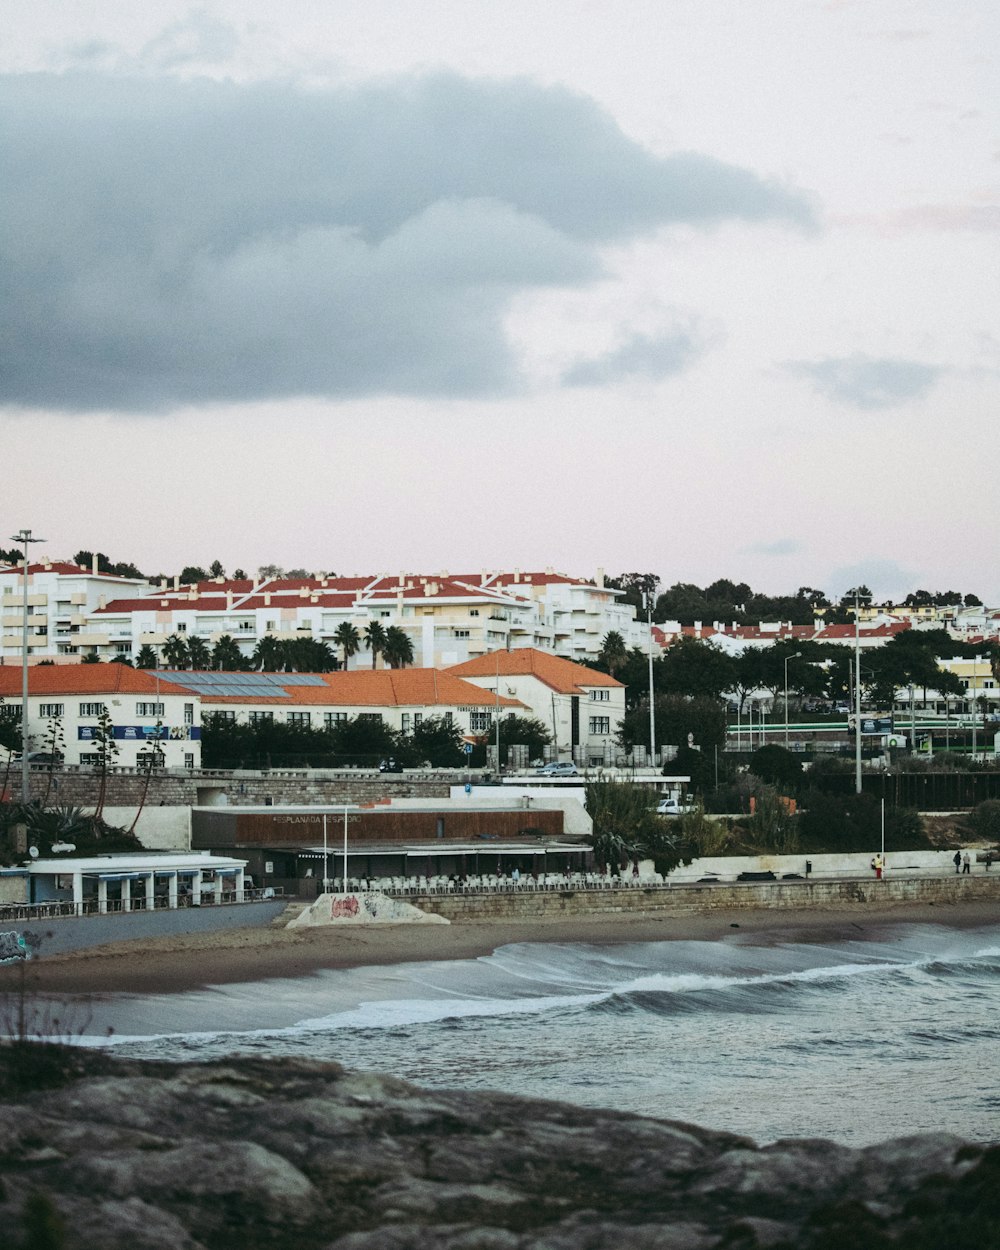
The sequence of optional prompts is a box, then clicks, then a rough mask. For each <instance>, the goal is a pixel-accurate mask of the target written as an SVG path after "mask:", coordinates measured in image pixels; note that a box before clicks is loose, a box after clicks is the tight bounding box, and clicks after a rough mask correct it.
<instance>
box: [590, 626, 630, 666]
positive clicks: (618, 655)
mask: <svg viewBox="0 0 1000 1250" xmlns="http://www.w3.org/2000/svg"><path fill="white" fill-rule="evenodd" d="M597 660H598V663H599V664H601V665H603V667H604V668H605V669H606V670H607V672H608V673H610V674H611V676H612V677H614V676H615V675H616V674H617V672H618V670H619V669H621V668H622V666H623V665H624V664H625V662H626V661H627V660H628V648H627V647H626V646H625V639H624V638H623V637H622V636H621V634H620V633H619V632H618V630H617V629H609V630H608V632H607V633H606V634H605V635H604V638H603V639H602V640H601V650H600V652H599V654H598V656H597Z"/></svg>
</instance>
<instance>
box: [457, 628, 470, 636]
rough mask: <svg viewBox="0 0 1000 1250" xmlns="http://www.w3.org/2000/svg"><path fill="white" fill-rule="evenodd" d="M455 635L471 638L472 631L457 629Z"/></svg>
mask: <svg viewBox="0 0 1000 1250" xmlns="http://www.w3.org/2000/svg"><path fill="white" fill-rule="evenodd" d="M455 637H456V638H469V637H471V634H470V631H469V630H467V629H456V630H455Z"/></svg>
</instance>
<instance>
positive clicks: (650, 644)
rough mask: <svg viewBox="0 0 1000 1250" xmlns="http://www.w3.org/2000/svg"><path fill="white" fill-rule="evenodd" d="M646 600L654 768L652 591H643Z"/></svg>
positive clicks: (650, 739) (650, 721)
mask: <svg viewBox="0 0 1000 1250" xmlns="http://www.w3.org/2000/svg"><path fill="white" fill-rule="evenodd" d="M642 597H643V599H645V601H646V625H647V628H648V631H649V637H648V646H647V652H648V656H649V760H650V763H651V764H652V765H653V768H654V769H655V768H656V708H655V706H654V704H653V592H652V591H650V590H647V591H644V592H643V596H642Z"/></svg>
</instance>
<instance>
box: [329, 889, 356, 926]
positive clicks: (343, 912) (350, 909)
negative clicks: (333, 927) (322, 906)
mask: <svg viewBox="0 0 1000 1250" xmlns="http://www.w3.org/2000/svg"><path fill="white" fill-rule="evenodd" d="M360 910H361V904H360V903H359V902H358V900H357V897H356V896H355V895H353V894H348V895H347V896H346V897H343V898H336V897H335V898H334V899H333V902H332V903H331V905H330V915H331V916H332V917H333V919H334V920H346V919H347V918H348V917H349V916H356V915H357V914H358V912H359V911H360Z"/></svg>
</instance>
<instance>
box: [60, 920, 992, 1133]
mask: <svg viewBox="0 0 1000 1250" xmlns="http://www.w3.org/2000/svg"><path fill="white" fill-rule="evenodd" d="M109 1027H113V1028H114V1033H113V1035H112V1036H111V1037H110V1039H109V1038H108V1037H107V1036H106V1029H107V1028H109ZM998 1036H1000V926H990V927H988V928H983V929H976V930H968V929H966V930H961V931H959V930H949V929H947V928H944V927H941V926H937V925H934V926H916V925H914V926H898V927H893V928H892V929H887V930H884V931H883V933H882V937H881V940H879V941H877V942H872V941H867V940H866V941H846V942H841V943H836V944H816V943H804V944H783V945H766V944H757V943H756V942H755V941H754V940H752V939H749V940H748V939H747V938H744V937H742V936H740V935H736V934H734V935H733V936H732V937H731V938H728V939H726V940H723V941H712V942H705V941H698V942H694V941H663V942H648V943H635V944H629V945H601V946H588V945H578V944H550V943H539V944H532V943H524V944H519V945H511V946H505V947H502V948H500V949H498V950H497V951H496V952H495V953H494V954H492V955H490V956H488V957H485V958H481V959H475V960H463V961H455V962H450V963H412V964H404V965H395V966H391V967H380V968H358V969H351V970H346V971H327V972H321V973H318V974H313V975H311V976H308V977H304V978H300V979H294V980H269V981H263V982H259V983H254V984H241V985H232V986H222V987H215V988H210V989H205V990H201V991H198V992H196V993H191V994H183V995H168V996H167V995H165V996H162V997H144V998H139V997H132V996H125V995H122V996H117V997H112V998H110V999H105V1000H103V1001H101V1002H99V1003H96V1004H95V1005H94V1008H93V1013H92V1018H91V1021H90V1023H89V1024H88V1025H87V1026H86V1027H85V1028H84V1031H83V1036H82V1037H81V1039H80V1040H81V1041H82V1042H83V1043H84V1044H93V1045H109V1044H110V1045H112V1046H113V1047H114V1048H115V1049H116V1050H117V1051H118V1052H119V1053H121V1054H123V1055H129V1056H134V1057H140V1058H150V1059H161V1060H162V1059H166V1060H176V1061H181V1060H201V1059H212V1058H218V1057H221V1056H224V1055H228V1054H234V1053H238V1054H243V1055H255V1056H260V1055H267V1056H274V1057H278V1058H280V1057H283V1056H303V1057H308V1058H310V1059H331V1060H336V1061H337V1062H339V1063H342V1064H344V1065H345V1066H347V1067H351V1068H360V1069H368V1070H375V1071H378V1072H384V1073H391V1074H393V1075H396V1076H399V1077H403V1078H405V1079H406V1080H409V1081H413V1082H416V1083H417V1084H419V1085H422V1086H425V1087H447V1088H463V1089H499V1090H503V1091H506V1092H508V1093H516V1094H523V1095H526V1096H529V1097H535V1098H550V1099H557V1100H561V1101H565V1102H571V1103H576V1104H579V1105H583V1106H588V1107H611V1108H615V1109H617V1110H621V1111H629V1112H637V1113H639V1114H642V1115H653V1116H657V1117H662V1118H668V1119H677V1120H686V1121H691V1122H694V1123H697V1124H701V1125H704V1126H706V1127H709V1128H714V1129H724V1130H729V1131H731V1132H735V1133H741V1134H746V1135H747V1136H749V1137H751V1138H753V1139H755V1140H756V1141H758V1142H761V1143H763V1142H768V1141H774V1140H777V1139H779V1138H783V1137H825V1138H831V1139H833V1140H835V1141H838V1142H842V1143H844V1144H845V1145H852V1146H862V1145H869V1144H872V1143H874V1142H877V1141H880V1140H884V1139H885V1138H888V1137H897V1136H903V1135H907V1134H911V1133H920V1132H929V1131H950V1132H954V1133H957V1134H959V1135H961V1136H962V1137H965V1138H967V1139H970V1140H974V1141H997V1140H1000V1085H998V1076H1000V1070H998V1066H997V1058H998V1055H1000V1045H998Z"/></svg>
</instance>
